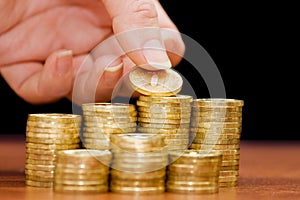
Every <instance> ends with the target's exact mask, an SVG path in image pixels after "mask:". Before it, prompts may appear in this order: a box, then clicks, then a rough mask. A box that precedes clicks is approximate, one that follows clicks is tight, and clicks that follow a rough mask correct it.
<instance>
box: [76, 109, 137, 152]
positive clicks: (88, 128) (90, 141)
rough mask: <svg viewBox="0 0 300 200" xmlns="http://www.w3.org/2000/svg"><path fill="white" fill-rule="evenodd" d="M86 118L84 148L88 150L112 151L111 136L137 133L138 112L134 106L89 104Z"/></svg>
mask: <svg viewBox="0 0 300 200" xmlns="http://www.w3.org/2000/svg"><path fill="white" fill-rule="evenodd" d="M82 110H83V116H84V121H85V123H84V131H83V135H82V136H83V137H82V139H83V146H84V147H86V148H88V149H98V150H108V149H110V141H109V136H110V134H120V133H127V132H135V130H136V118H137V117H136V116H137V111H136V109H135V106H134V105H132V104H121V103H87V104H83V105H82Z"/></svg>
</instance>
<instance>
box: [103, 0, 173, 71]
mask: <svg viewBox="0 0 300 200" xmlns="http://www.w3.org/2000/svg"><path fill="white" fill-rule="evenodd" d="M102 1H103V3H104V5H105V7H106V9H107V12H108V13H109V15H110V17H111V19H112V23H113V31H114V33H115V35H116V37H117V40H118V41H119V43H120V45H121V47H122V49H123V50H124V51H125V53H126V54H127V56H128V57H129V58H130V59H131V60H132V61H133V62H134V63H135V64H136V65H138V66H140V67H142V68H145V69H148V70H159V69H168V68H171V67H172V65H171V62H170V59H169V57H168V55H167V52H166V49H165V47H164V42H163V40H162V36H161V32H160V28H159V25H158V12H157V8H156V5H155V3H154V0H138V1H137V0H118V1H115V0H102Z"/></svg>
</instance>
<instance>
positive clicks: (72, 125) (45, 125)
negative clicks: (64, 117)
mask: <svg viewBox="0 0 300 200" xmlns="http://www.w3.org/2000/svg"><path fill="white" fill-rule="evenodd" d="M80 126H81V123H69V124H64V123H56V122H42V121H27V128H34V127H37V128H52V129H56V128H59V129H61V128H63V129H79V128H80Z"/></svg>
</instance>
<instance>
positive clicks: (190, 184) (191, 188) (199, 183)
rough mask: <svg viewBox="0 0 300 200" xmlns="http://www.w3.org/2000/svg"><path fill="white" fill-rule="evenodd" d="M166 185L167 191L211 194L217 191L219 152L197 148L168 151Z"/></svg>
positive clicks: (219, 165)
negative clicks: (203, 151) (168, 160)
mask: <svg viewBox="0 0 300 200" xmlns="http://www.w3.org/2000/svg"><path fill="white" fill-rule="evenodd" d="M170 162H171V164H170V165H169V166H168V173H167V181H166V187H167V191H168V192H175V193H196V194H211V193H217V192H219V171H220V167H221V162H222V154H221V153H217V152H215V153H209V154H202V153H201V151H197V150H185V151H184V152H170Z"/></svg>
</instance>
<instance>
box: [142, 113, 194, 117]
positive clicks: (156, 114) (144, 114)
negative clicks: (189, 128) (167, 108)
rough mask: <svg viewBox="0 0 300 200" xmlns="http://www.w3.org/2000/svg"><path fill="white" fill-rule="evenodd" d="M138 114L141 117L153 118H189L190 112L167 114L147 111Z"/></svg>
mask: <svg viewBox="0 0 300 200" xmlns="http://www.w3.org/2000/svg"><path fill="white" fill-rule="evenodd" d="M139 116H140V117H143V118H155V119H190V114H189V113H188V114H181V113H178V114H168V113H147V112H139Z"/></svg>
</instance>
